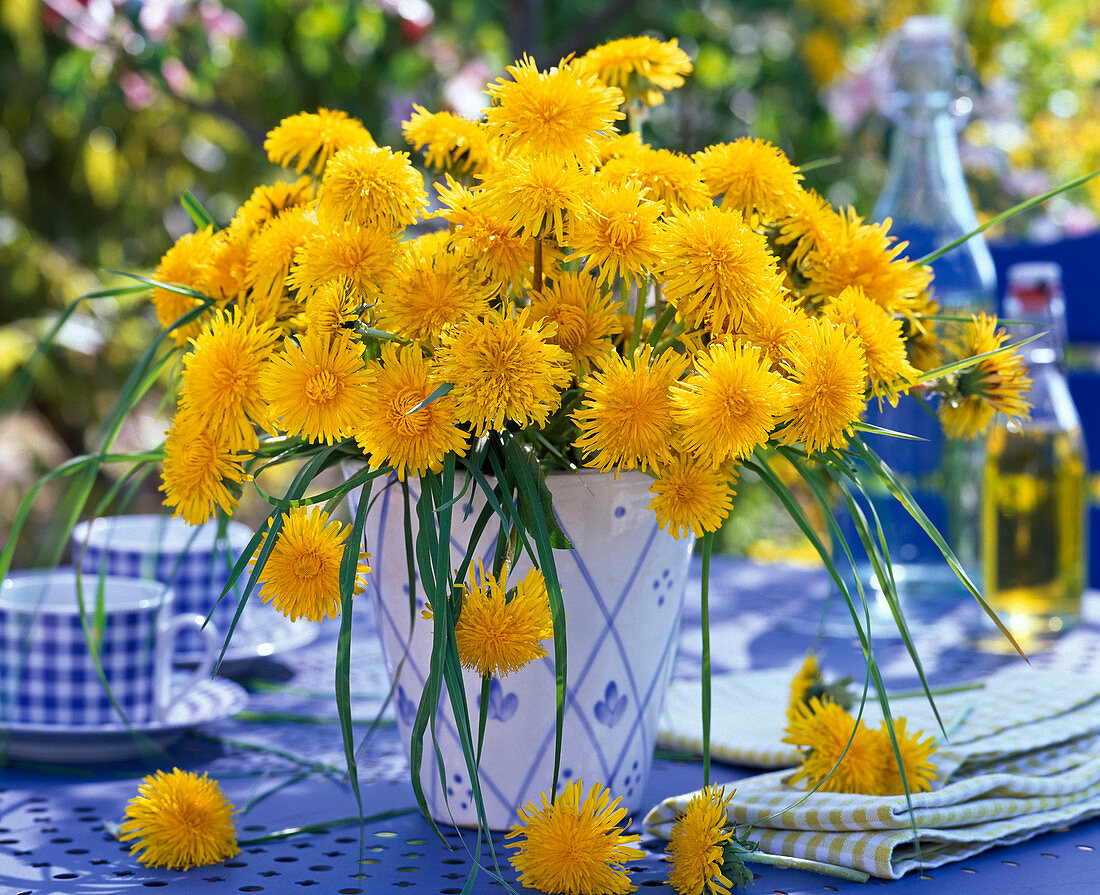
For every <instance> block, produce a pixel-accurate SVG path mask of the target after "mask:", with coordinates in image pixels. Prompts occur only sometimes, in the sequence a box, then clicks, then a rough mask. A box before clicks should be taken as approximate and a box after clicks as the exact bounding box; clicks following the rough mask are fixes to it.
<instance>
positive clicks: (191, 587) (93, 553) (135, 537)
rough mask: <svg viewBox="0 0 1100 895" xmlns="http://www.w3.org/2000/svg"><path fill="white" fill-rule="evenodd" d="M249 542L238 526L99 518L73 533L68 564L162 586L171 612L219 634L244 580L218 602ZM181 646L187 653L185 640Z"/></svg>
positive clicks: (234, 608) (148, 517)
mask: <svg viewBox="0 0 1100 895" xmlns="http://www.w3.org/2000/svg"><path fill="white" fill-rule="evenodd" d="M251 538H252V531H251V530H250V529H249V528H247V527H246V526H244V525H242V524H241V523H239V522H229V523H228V524H227V525H226V526H225V527H224V530H222V531H219V527H218V523H217V522H216V521H211V522H207V523H206V524H205V525H199V526H192V525H188V524H187V523H186V522H184V521H183V520H182V519H178V518H175V517H172V516H160V515H155V514H153V515H128V516H103V517H101V518H99V519H93V520H91V521H89V522H81V523H79V524H78V525H76V527H75V528H73V535H72V548H73V564H74V565H76V566H79V567H80V569H81V570H83V571H84V572H85V573H86V574H89V575H100V574H105V575H119V576H122V577H123V578H155V579H156V580H157V581H162V582H164V583H165V584H167V585H168V586H169V587H171V588H172V591H173V593H174V594H175V595H176V602H175V604H174V608H175V611H176V612H195V613H198V614H199V615H202V616H207V615H209V616H210V621H211V623H212V624H213V625H214V626H215V627H216V628H217V629H218V630H219V631H221V632H223V633H224V632H226V631H228V630H229V628H230V624H231V623H232V621H233V616H234V615H235V614H236V611H237V604H238V602H239V599H240V596H239V595H240V593H241V592H243V586H244V584H245V582H246V581H247V580H248V578H247V575H242V576H241V579H240V580H239V582H238V584H237V585H236V586H235V587H234V589H233V590H231V591H230V592H229V593H228V594H226V595H225V598H224V599H222V600H221V601H220V602H218V598H219V597H220V596H221V592H222V589H223V588H224V587H225V582H226V581H228V580H229V573H230V572H231V571H232V569H233V565H234V563H236V562H237V559H238V558H239V557H240V555H241V554H242V553H244V551H245V548H247V546H248V542H249V540H250V539H251ZM215 604H217V605H216V606H215ZM211 610H213V612H212V614H211ZM180 646H185V647H187V648H188V650H187V651H188V652H190V647H191V646H192V644H191V641H190V639H188V640H186V641H182V642H181V644H180Z"/></svg>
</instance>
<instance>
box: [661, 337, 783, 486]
mask: <svg viewBox="0 0 1100 895" xmlns="http://www.w3.org/2000/svg"><path fill="white" fill-rule="evenodd" d="M694 364H695V375H693V376H689V377H688V378H687V379H684V380H683V381H681V382H677V383H675V384H674V385H673V386H672V418H673V420H675V422H676V424H677V425H678V426H679V427H680V431H679V433H678V440H679V443H680V444H681V445H682V446H683V448H684V450H686V451H688V452H689V453H691V454H694V455H695V456H696V457H698V458H699V459H700V460H701V461H703V462H704V463H708V464H710V465H711V466H712V467H714V466H718V465H719V464H721V463H723V462H725V461H726V460H745V459H748V457H749V455H751V454H752V452H753V451H754V450H756V448H757V447H759V446H760V445H762V444H764V443H765V442H766V441H767V440H768V436H769V435H770V434H771V431H772V428H773V427H774V426H775V420H776V418H777V417H778V416H779V415H780V414H781V413H782V412H783V410H784V409H785V408H786V405H787V383H786V380H784V378H783V377H782V376H781V375H779V374H778V373H774V372H772V370H771V369H769V364H768V361H767V358H766V357H765V356H764V354H763V352H762V351H761V350H760V349H759V348H757V347H756V346H755V345H745V344H738V343H734V342H729V341H722V342H712V343H711V344H710V346H709V347H708V348H707V350H706V351H705V352H701V353H700V354H698V355H696V356H695V358H694Z"/></svg>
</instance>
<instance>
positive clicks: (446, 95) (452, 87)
mask: <svg viewBox="0 0 1100 895" xmlns="http://www.w3.org/2000/svg"><path fill="white" fill-rule="evenodd" d="M491 75H492V73H491V72H490V71H489V66H488V65H487V64H486V63H485V62H483V61H482V60H480V59H471V60H470V61H469V62H467V63H466V64H465V65H463V66H462V68H460V69H459V70H458V73H457V74H456V75H455V76H454V77H453V78H451V79H450V80H449V81H447V83H446V84H445V85H444V86H443V100H444V102H446V104H447V105H448V106H450V107H451V109H453V110H454V113H455V114H456V115H461V116H462V117H463V118H471V119H477V118H480V117H481V110H482V109H484V108H485V107H486V106H487V105H488V104H489V101H488V99H487V98H486V96H485V92H484V91H485V84H486V83H487V82H488V81H489V79H490V77H491Z"/></svg>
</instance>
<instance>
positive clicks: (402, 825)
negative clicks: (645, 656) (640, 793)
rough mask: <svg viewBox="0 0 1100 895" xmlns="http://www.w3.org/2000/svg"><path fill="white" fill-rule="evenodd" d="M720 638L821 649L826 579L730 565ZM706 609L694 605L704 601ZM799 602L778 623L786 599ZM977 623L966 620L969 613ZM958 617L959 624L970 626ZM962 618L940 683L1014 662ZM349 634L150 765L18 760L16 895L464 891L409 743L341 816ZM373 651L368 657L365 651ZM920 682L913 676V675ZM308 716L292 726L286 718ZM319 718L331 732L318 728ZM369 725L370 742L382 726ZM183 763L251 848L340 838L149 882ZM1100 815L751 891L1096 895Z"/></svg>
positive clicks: (932, 633)
mask: <svg viewBox="0 0 1100 895" xmlns="http://www.w3.org/2000/svg"><path fill="white" fill-rule="evenodd" d="M713 573H714V580H715V582H716V586H715V592H714V596H713V597H712V626H713V631H714V641H715V659H716V662H715V664H716V667H717V668H718V669H719V670H722V669H724V668H725V669H730V670H735V669H744V668H750V667H767V666H774V665H779V664H786V663H787V662H789V661H790V659H791V658H792V657H794V656H797V655H800V654H801V653H803V652H805V650H806V648H807V647H808V646H810V645H811V643H813V641H814V631H813V625H812V624H807V623H803V622H801V620H804V619H817V618H818V617H820V614H821V606H822V600H823V598H824V593H825V587H826V585H825V583H824V581H823V577H822V575H821V573H820V571H818V570H803V569H797V568H794V567H783V566H767V567H763V566H756V565H752V564H745V563H736V562H731V561H721V562H718V563H716V565H715V567H714V569H713ZM693 596H694V603H692V602H691V601H692V597H693ZM779 600H782V601H783V604H784V605H783V609H782V611H779V610H778V609H777V606H776V602H777V601H779ZM697 604H698V585H697V582H696V584H695V585H694V587H693V588H692V589H691V590H689V606H688V608H687V610H686V618H685V626H684V627H685V632H684V639H683V644H682V647H681V652H680V658H679V665H678V673H682V674H685V675H689V676H690V675H697V674H698V670H697V669H698V628H697V624H698V610H697ZM1095 606H1096V601H1095V600H1094V599H1093V597H1092V595H1090V598H1089V602H1088V605H1087V612H1086V619H1085V623H1084V624H1083V625H1082V627H1081V628H1080V629H1078V630H1077V631H1075V632H1073V634H1072V635H1069V636H1067V637H1066V638H1064V639H1063V641H1061V642H1060V643H1059V646H1058V647H1057V648H1056V649H1055V650H1054V651H1052V652H1050V653H1047V654H1044V655H1043V656H1040V657H1037V658H1036V659H1035V662H1036V664H1039V665H1042V666H1044V667H1055V668H1065V669H1067V670H1074V671H1091V672H1095V671H1096V670H1097V669H1098V668H1100V659H1098V658H1097V648H1098V646H1100V626H1097V625H1096V623H1095V620H1094V619H1093V616H1092V610H1093V608H1094V607H1095ZM961 611H963V610H960V612H961ZM956 621H957V620H956ZM956 621H952V620H951V619H943V618H941V619H940V620H939V621H937V622H936V623H934V624H932V625H931V626H929V627H927V628H926V629H925V630H924V631H923V632H922V636H921V637H920V638H919V642H920V643H921V645H922V657H923V658H924V660H925V663H926V667H928V668H929V669H930V670H931V672H932V673H933V674H934V675H935V676H936V677H937V678H940V679H954V680H958V679H965V678H967V677H973V676H976V675H978V674H981V673H983V672H986V671H989V670H991V669H992V668H995V667H998V666H999V665H1002V664H1005V663H1006V662H1008V661H1011V660H1010V659H1008V658H1006V657H1003V656H993V655H986V654H979V653H975V652H974V651H973V650H970V649H968V648H967V647H965V645H960V643H959V642H958V640H957V637H956V636H955V635H956V634H957V629H956V627H955V625H956ZM357 625H358V626H359V628H358V629H357V631H356V637H357V640H356V644H357V646H356V649H357V651H358V652H357V660H356V668H357V671H356V674H355V678H354V680H353V693H355V695H356V697H357V698H356V700H355V703H354V706H355V712H354V714H355V717H356V718H361V719H364V721H367V720H369V719H370V718H372V717H374V714H375V713H376V711H377V709H378V707H379V705H380V700H381V697H382V695H383V694H384V693H385V682H384V681H382V680H381V679H380V677H379V675H380V672H379V670H378V669H379V668H380V667H381V665H380V663H379V662H377V658H378V657H377V655H376V654H375V653H372V650H377V647H375V646H373V645H372V644H373V639H372V638H371V637H370V636H369V635H370V631H369V628H370V626H371V619H370V618H369V615H366V614H365V615H364V616H363V617H362V618H360V619H358V620H357ZM331 634H332V631H326V633H325V635H324V636H323V637H322V638H321V640H319V641H318V644H317V645H315V646H314V647H311V648H306V649H303V650H297V651H294V652H292V653H288V654H286V655H280V656H278V657H277V658H276V659H267V660H262V661H258V662H257V663H255V664H254V666H252V667H249V668H244V669H241V670H239V674H238V677H240V678H241V679H243V680H245V681H246V682H247V683H248V684H249V686H250V687H251V688H252V690H253V699H252V702H251V703H250V706H249V712H251V713H252V714H250V715H245V716H238V717H236V718H233V719H229V720H225V721H222V722H219V723H217V724H214V725H211V726H209V727H205V728H202V729H201V730H197V731H193V732H190V733H188V734H186V735H185V736H184V737H183V738H182V739H181V740H180V741H179V742H177V743H176V744H175V745H173V746H170V747H169V748H168V750H167V753H166V754H161V755H154V756H152V757H151V760H150V761H149V762H145V763H140V762H131V763H116V764H107V765H98V766H93V765H71V766H67V767H35V766H31V765H28V764H25V763H23V764H20V763H9V764H8V765H7V766H6V767H2V768H0V895H9V893H10V895H15V893H25V895H31V893H34V895H51V893H74V895H77V893H88V895H92V893H97V895H98V893H116V892H118V893H123V892H139V891H146V890H148V889H156V888H164V887H168V886H171V887H172V890H173V891H180V892H195V893H210V895H216V893H228V892H274V893H294V892H298V891H304V892H312V891H316V892H323V893H342V895H354V893H372V895H374V893H380V892H387V891H390V890H392V889H401V888H410V889H413V890H414V891H417V892H439V893H447V895H450V893H460V892H462V890H463V885H464V884H465V882H466V880H467V877H468V875H469V872H470V869H471V867H472V866H473V864H474V860H473V856H472V855H471V851H472V850H473V849H474V847H475V839H474V838H473V834H472V833H469V832H466V833H459V832H457V831H454V830H444V840H445V841H444V842H441V841H440V840H439V839H438V838H436V836H435V834H434V833H433V832H432V830H431V828H430V826H429V824H428V822H427V821H426V820H424V819H423V818H422V817H421V816H419V815H418V814H416V813H415V812H413V811H412V810H411V809H412V808H413V806H414V804H415V803H414V800H413V796H412V792H411V787H410V786H409V785H408V783H407V782H406V777H407V769H406V767H405V761H404V757H403V753H402V751H401V747H400V744H399V743H398V742H397V735H396V732H395V730H394V729H393V728H392V727H381V728H379V729H377V730H376V731H375V732H374V733H373V734H372V735H371V738H370V740H369V741H368V742H367V744H366V746H365V747H364V748H363V749H362V750H361V751H360V756H359V759H360V765H361V767H360V770H361V775H360V779H361V784H362V794H363V813H364V814H365V815H382V814H388V815H389V816H387V817H386V818H385V819H382V820H377V821H374V822H371V823H369V824H367V825H365V826H364V827H363V829H362V830H360V827H359V825H358V824H357V823H346V824H341V825H336V824H334V823H333V821H336V820H338V819H346V818H351V817H354V816H356V815H357V806H356V802H355V799H354V796H353V794H352V792H351V790H350V788H349V787H348V786H347V785H346V783H345V782H344V781H343V780H342V779H341V777H340V771H341V770H342V768H343V757H342V747H341V744H340V736H339V728H338V726H337V725H336V724H334V723H333V722H332V720H331V719H332V717H333V716H334V714H335V712H334V709H333V706H332V700H331V699H330V698H327V697H325V695H324V694H325V693H326V692H327V690H328V688H330V687H331V680H332V678H331V673H332V672H331V660H332V654H333V644H332V639H331ZM360 645H361V646H360ZM817 647H818V649H819V650H820V649H823V650H824V652H825V653H826V654H827V656H828V659H829V662H830V664H831V665H834V666H840V667H844V666H847V667H848V668H850V669H851V670H852V671H856V670H858V669H859V668H860V667H861V665H862V663H861V660H860V657H859V653H858V649H857V645H856V644H854V643H853V640H852V638H850V637H837V638H828V639H826V640H825V641H819V642H818V643H817ZM901 649H902V648H901V646H900V644H894V643H891V642H884V643H882V644H880V645H879V646H878V648H877V650H876V652H877V653H878V655H879V661H880V663H881V664H882V665H883V667H884V668H887V669H891V670H893V671H894V672H895V675H896V676H897V679H898V681H899V682H904V681H905V680H906V678H905V668H906V666H905V664H904V663H903V662H902V659H901V653H900V652H899V651H900V650H901ZM910 673H911V672H910ZM291 713H292V714H295V715H297V716H299V717H298V718H297V720H296V721H293V722H292V721H290V720H287V719H285V718H283V717H282V716H284V715H286V714H291ZM303 717H309V718H313V719H315V723H305V721H303ZM361 729H363V730H365V729H366V725H365V724H364V725H362V726H361ZM173 765H176V766H179V767H182V768H187V769H190V770H196V771H200V772H201V771H204V770H205V771H208V772H209V773H210V775H211V776H212V777H215V778H216V779H218V780H219V782H220V783H221V785H222V786H223V788H224V789H225V790H226V794H227V795H228V797H229V798H230V799H231V800H232V801H233V802H234V803H235V805H236V806H237V807H238V809H241V813H240V815H239V818H238V821H237V829H238V835H239V836H240V837H241V839H242V840H248V839H250V838H256V837H261V836H266V835H268V834H271V833H274V832H277V831H280V830H284V829H287V828H291V827H298V826H302V825H306V824H314V823H324V824H330V826H328V827H326V828H324V829H322V830H320V831H314V832H309V833H300V834H297V835H293V836H290V837H288V838H285V839H281V840H276V841H268V842H265V843H263V844H256V845H247V844H246V845H244V846H243V847H242V851H241V854H240V855H238V856H237V857H236V858H234V859H232V860H230V861H226V862H223V863H221V864H217V865H214V866H211V867H200V868H194V869H191V870H189V871H186V872H182V871H166V870H150V869H147V868H145V867H143V866H142V865H140V864H139V863H137V861H136V860H135V859H134V858H132V857H131V856H130V854H129V852H128V850H127V848H126V847H125V846H124V845H122V844H120V843H119V842H118V841H117V840H116V839H115V838H114V837H113V836H112V835H111V827H112V825H114V824H117V823H118V822H119V820H120V819H121V815H122V811H123V809H124V806H125V804H126V802H127V801H128V800H129V799H130V798H131V797H132V796H133V795H134V794H135V793H136V788H137V782H138V780H139V779H140V777H141V776H143V775H144V774H147V773H150V772H151V771H152V770H155V769H156V768H158V767H164V768H171V767H172V766H173ZM748 773H751V771H750V770H748V769H744V768H734V767H728V766H721V765H716V766H715V767H714V775H715V778H716V779H717V780H719V781H720V782H725V781H729V780H736V779H738V778H739V777H742V776H744V775H746V774H748ZM701 781H702V770H701V766H700V765H699V764H697V763H694V762H680V761H672V760H658V761H656V762H655V764H654V770H653V773H652V775H651V779H650V781H649V783H648V788H647V793H646V798H645V800H644V802H645V804H651V803H655V802H657V801H659V800H660V799H662V798H665V797H667V796H669V795H674V794H677V793H681V792H687V791H691V790H694V789H697V788H698V787H699V785H700V784H701ZM644 844H645V846H646V847H647V850H648V852H649V854H648V855H647V857H646V858H645V859H644V860H642V861H639V862H637V863H636V864H634V865H631V868H630V869H631V880H632V883H633V884H634V885H636V886H638V890H639V892H655V893H658V892H671V891H672V890H671V888H670V887H669V886H668V885H667V865H666V864H665V863H664V862H663V860H662V850H663V843H657V842H652V841H646V842H644ZM493 848H494V850H495V853H496V855H497V857H498V858H499V859H500V865H501V871H502V872H501V878H500V879H499V880H498V879H494V878H493V877H494V876H495V873H494V872H493V867H494V859H493V855H492V853H491V852H490V850H489V847H488V846H487V845H486V844H485V843H483V844H482V850H481V856H480V864H481V865H482V867H484V868H485V869H483V870H481V871H479V873H478V875H477V878H476V880H475V883H474V886H473V892H475V893H491V892H497V891H501V890H507V889H508V888H517V889H518V887H517V886H516V884H515V874H514V872H513V871H512V870H511V868H510V867H509V865H508V864H507V861H506V858H505V857H503V856H504V855H505V854H506V852H505V850H504V849H503V848H502V847H501V842H500V840H499V839H497V840H496V841H495V844H494V847H493ZM1098 852H1100V820H1094V821H1089V822H1086V823H1082V824H1079V825H1077V826H1075V827H1073V828H1070V829H1068V830H1065V831H1060V832H1055V833H1051V834H1046V835H1043V836H1040V837H1036V838H1035V839H1032V840H1030V841H1028V842H1024V843H1021V844H1018V845H1014V846H1010V847H1002V848H997V849H993V850H990V851H988V852H986V853H984V854H982V855H980V856H978V857H977V858H974V859H970V860H967V861H963V862H959V863H955V864H949V865H946V866H944V867H941V868H938V869H935V870H932V871H928V872H926V873H911V874H909V875H908V876H906V877H905V878H903V879H901V880H898V881H894V882H886V881H882V880H871V881H870V882H868V883H864V884H859V883H852V882H846V881H841V880H837V879H834V878H831V877H825V876H819V875H815V874H810V873H806V872H800V871H790V870H780V869H777V868H773V867H765V866H754V868H753V869H754V870H755V872H756V875H757V878H756V881H755V885H754V886H753V887H752V889H750V890H749V891H752V892H755V893H762V895H772V893H786V895H801V893H824V892H855V891H866V890H868V889H878V888H882V887H886V888H888V889H889V890H890V891H892V892H897V893H908V892H916V891H920V892H923V893H937V895H938V893H944V892H976V891H981V892H986V891H988V892H998V893H1001V892H1004V893H1025V892H1040V893H1044V892H1070V893H1073V892H1079V893H1093V892H1096V891H1097V890H1098V888H1100V885H1098V883H1097V882H1096V881H1097V879H1100V862H1098V857H1100V855H1098Z"/></svg>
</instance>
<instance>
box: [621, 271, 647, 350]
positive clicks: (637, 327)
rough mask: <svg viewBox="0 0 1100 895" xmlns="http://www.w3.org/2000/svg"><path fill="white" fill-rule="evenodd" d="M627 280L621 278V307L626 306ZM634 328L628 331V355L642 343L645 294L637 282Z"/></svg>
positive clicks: (640, 283) (640, 282)
mask: <svg viewBox="0 0 1100 895" xmlns="http://www.w3.org/2000/svg"><path fill="white" fill-rule="evenodd" d="M627 282H628V280H627V278H626V277H623V286H622V288H623V296H622V298H623V305H624V306H625V305H626V290H627V285H626V284H627ZM634 302H635V304H634V328H633V329H632V330H631V331H630V353H631V354H633V353H634V352H635V351H637V349H638V345H639V343H640V342H641V341H642V324H643V323H644V322H645V292H644V291H643V290H642V281H641V280H639V281H638V291H637V295H636V296H635V299H634Z"/></svg>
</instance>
